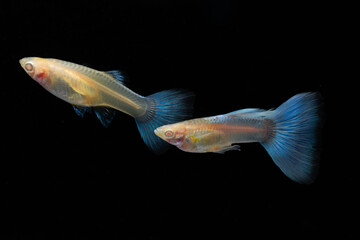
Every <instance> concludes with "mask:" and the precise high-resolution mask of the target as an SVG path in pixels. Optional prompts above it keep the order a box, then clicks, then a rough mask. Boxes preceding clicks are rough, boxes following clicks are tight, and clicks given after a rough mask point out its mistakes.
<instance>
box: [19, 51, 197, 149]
mask: <svg viewBox="0 0 360 240" xmlns="http://www.w3.org/2000/svg"><path fill="white" fill-rule="evenodd" d="M20 65H21V66H22V68H23V69H24V70H25V72H26V73H27V74H28V75H29V76H30V77H31V78H33V79H34V80H35V81H36V82H38V83H39V84H40V85H41V86H42V87H44V88H45V89H46V90H48V91H49V92H50V93H52V94H54V95H55V96H57V97H59V98H60V99H62V100H64V101H66V102H68V103H70V104H73V105H74V110H75V112H76V113H77V114H78V115H79V116H81V117H83V115H84V113H85V112H91V108H92V109H93V111H94V113H95V114H96V116H97V117H98V118H99V120H100V121H101V123H102V124H103V125H104V126H105V127H107V126H108V125H109V124H110V122H111V121H112V119H113V117H114V114H115V111H114V109H116V110H118V111H121V112H124V113H126V114H128V115H130V116H132V117H134V118H135V121H136V124H137V127H138V129H139V131H140V135H141V137H142V138H143V140H144V142H145V143H146V145H147V146H148V147H149V148H150V149H152V150H153V151H155V152H159V151H162V149H163V147H164V146H165V145H166V143H165V144H164V142H163V141H162V140H160V139H159V138H158V137H156V136H155V135H154V129H155V128H156V127H158V126H161V125H165V124H169V123H174V122H178V121H182V120H185V119H186V118H188V116H189V112H190V111H189V110H191V106H190V102H189V100H191V99H192V98H191V97H192V96H193V94H192V93H190V92H187V91H184V90H176V89H175V90H165V91H162V92H158V93H155V94H152V95H150V96H148V97H143V96H140V95H139V94H137V93H135V92H133V91H131V90H130V89H129V88H127V87H125V86H124V84H123V80H124V79H123V76H122V74H121V73H120V72H119V71H109V72H101V71H97V70H94V69H91V68H88V67H85V66H82V65H78V64H75V63H70V62H66V61H62V60H57V59H44V58H38V57H28V58H23V59H21V60H20Z"/></svg>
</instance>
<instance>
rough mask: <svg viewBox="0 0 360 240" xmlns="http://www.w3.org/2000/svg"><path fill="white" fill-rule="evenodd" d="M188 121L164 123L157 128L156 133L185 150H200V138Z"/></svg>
mask: <svg viewBox="0 0 360 240" xmlns="http://www.w3.org/2000/svg"><path fill="white" fill-rule="evenodd" d="M187 122H188V121H184V122H180V123H175V124H169V125H164V126H161V127H158V128H156V129H155V130H154V133H155V134H156V135H157V136H158V137H160V138H161V139H163V140H164V141H166V142H168V143H170V144H172V145H174V146H176V147H178V148H179V149H181V150H183V151H185V152H199V148H198V144H197V142H198V139H197V137H196V136H195V135H194V131H193V129H192V127H191V125H189V124H187Z"/></svg>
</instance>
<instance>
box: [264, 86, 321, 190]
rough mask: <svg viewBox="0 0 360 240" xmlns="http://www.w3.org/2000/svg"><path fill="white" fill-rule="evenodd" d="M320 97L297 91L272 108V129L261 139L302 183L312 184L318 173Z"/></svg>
mask: <svg viewBox="0 0 360 240" xmlns="http://www.w3.org/2000/svg"><path fill="white" fill-rule="evenodd" d="M319 97H320V96H319V94H318V93H301V94H297V95H295V96H293V97H292V98H290V99H289V100H288V101H286V102H285V103H283V104H282V105H280V106H279V107H278V108H277V109H276V110H274V111H269V112H270V113H271V114H270V115H269V118H270V119H271V121H269V124H270V127H269V129H270V131H269V134H268V138H267V140H265V141H264V142H261V144H262V145H263V146H264V148H265V149H266V150H267V152H268V153H269V155H270V156H271V158H272V159H273V161H274V162H275V164H276V165H277V166H278V167H279V168H280V169H281V171H282V172H283V173H284V174H285V175H286V176H288V177H289V178H290V179H292V180H293V181H295V182H298V183H303V184H304V183H305V184H310V183H312V182H313V181H314V180H315V178H316V176H317V172H318V166H319V165H318V157H317V156H316V155H317V152H316V148H315V146H316V144H317V138H318V136H317V135H318V133H319V131H318V128H319V125H320V124H319V120H320V116H319V113H320V112H319V103H320V99H319Z"/></svg>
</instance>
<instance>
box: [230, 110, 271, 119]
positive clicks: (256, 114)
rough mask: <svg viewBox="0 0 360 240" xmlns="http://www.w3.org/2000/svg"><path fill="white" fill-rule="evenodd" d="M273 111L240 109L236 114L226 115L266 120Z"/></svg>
mask: <svg viewBox="0 0 360 240" xmlns="http://www.w3.org/2000/svg"><path fill="white" fill-rule="evenodd" d="M271 112H272V111H271V110H269V111H267V110H264V109H260V108H245V109H240V110H237V111H234V112H230V113H228V114H226V115H227V116H229V117H242V116H247V117H250V116H251V117H260V118H265V117H267V116H268V115H269V113H271Z"/></svg>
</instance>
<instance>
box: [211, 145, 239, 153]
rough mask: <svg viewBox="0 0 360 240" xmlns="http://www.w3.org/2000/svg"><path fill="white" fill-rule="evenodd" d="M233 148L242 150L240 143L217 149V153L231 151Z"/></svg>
mask: <svg viewBox="0 0 360 240" xmlns="http://www.w3.org/2000/svg"><path fill="white" fill-rule="evenodd" d="M231 150H237V151H240V146H239V145H232V146H226V147H223V148H222V149H220V150H218V151H216V152H215V153H221V154H224V153H225V152H227V151H231Z"/></svg>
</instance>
